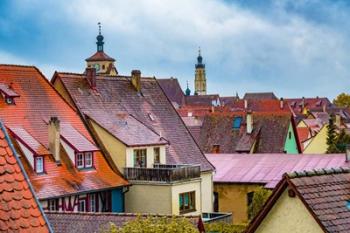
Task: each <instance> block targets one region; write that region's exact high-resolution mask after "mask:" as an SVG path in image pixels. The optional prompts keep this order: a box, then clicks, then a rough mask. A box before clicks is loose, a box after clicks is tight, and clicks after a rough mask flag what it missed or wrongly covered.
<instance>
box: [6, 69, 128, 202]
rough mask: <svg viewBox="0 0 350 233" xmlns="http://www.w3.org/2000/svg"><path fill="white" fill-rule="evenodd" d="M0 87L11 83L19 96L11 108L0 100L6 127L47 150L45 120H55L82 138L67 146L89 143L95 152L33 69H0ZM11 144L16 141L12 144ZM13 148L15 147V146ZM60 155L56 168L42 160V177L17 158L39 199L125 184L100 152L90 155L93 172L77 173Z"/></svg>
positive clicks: (85, 134)
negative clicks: (19, 132) (25, 133)
mask: <svg viewBox="0 0 350 233" xmlns="http://www.w3.org/2000/svg"><path fill="white" fill-rule="evenodd" d="M0 83H5V84H7V85H9V84H10V83H12V84H11V86H12V88H13V90H15V91H16V92H17V93H19V94H20V97H19V98H18V99H17V101H16V104H15V105H7V104H6V103H5V102H4V101H3V100H1V99H0V118H1V119H2V120H3V122H4V124H5V125H6V127H8V128H10V129H13V128H22V129H25V131H26V132H27V133H28V134H29V135H30V136H31V137H32V138H34V139H35V140H36V141H37V142H38V143H40V144H41V145H43V146H44V147H45V148H46V149H47V148H48V125H47V123H46V122H47V119H49V118H50V117H52V116H55V117H58V118H59V120H60V122H61V125H65V124H70V125H72V126H74V129H75V131H76V132H75V135H76V136H77V134H79V135H80V136H79V138H80V139H81V138H84V140H83V141H80V140H79V142H78V141H77V140H78V138H77V137H74V140H72V141H70V143H72V144H74V145H75V146H76V147H80V146H82V145H83V146H84V147H85V146H86V145H87V143H89V144H90V145H89V147H90V148H92V147H93V148H95V146H94V142H93V140H92V138H91V136H90V134H89V133H88V131H87V129H86V128H85V126H84V123H83V122H82V121H81V119H80V117H79V115H78V113H77V112H75V111H74V110H73V109H72V108H71V107H70V106H69V104H68V103H67V102H65V101H64V100H63V98H61V97H60V95H59V94H58V93H57V92H56V90H55V89H54V88H53V87H52V86H51V84H50V83H49V82H48V81H47V79H46V78H45V77H44V76H43V75H42V74H41V73H40V71H39V70H38V69H37V68H35V67H31V66H15V65H0ZM64 131H65V129H64V127H63V132H64ZM17 136H18V135H17ZM22 136H23V135H22ZM13 137H14V138H16V132H14V135H13ZM66 137H67V138H69V140H71V138H70V137H69V136H67V135H66ZM24 138H26V137H24ZM26 139H28V138H26ZM14 142H16V141H15V140H14ZM16 144H17V143H15V146H17V145H16ZM17 149H18V151H19V153H22V151H21V150H20V149H19V147H18V146H17ZM61 152H62V153H61V157H62V158H63V160H62V165H61V166H58V165H57V164H56V162H55V161H54V158H53V156H52V155H49V156H45V158H44V159H45V169H46V174H44V175H37V174H36V173H35V172H34V171H33V168H31V167H30V165H29V163H28V162H27V160H26V159H25V156H21V159H22V162H23V165H24V167H25V168H26V171H27V173H28V175H29V178H30V180H31V182H32V184H33V187H34V190H35V192H36V193H37V195H38V198H39V199H45V198H49V197H55V196H61V195H70V194H73V193H77V192H82V191H93V190H100V189H108V188H113V187H118V186H124V185H127V184H128V183H127V181H126V180H124V179H123V178H122V177H120V176H119V175H117V174H115V173H114V172H113V171H112V169H111V168H110V166H109V165H108V164H107V161H106V159H105V158H104V155H103V154H102V153H101V152H100V151H96V152H95V153H94V161H93V163H94V166H95V169H93V170H91V171H78V170H77V169H76V168H75V167H74V166H73V165H72V161H70V159H69V158H68V156H67V155H66V154H65V152H64V150H61ZM72 184H74V185H72Z"/></svg>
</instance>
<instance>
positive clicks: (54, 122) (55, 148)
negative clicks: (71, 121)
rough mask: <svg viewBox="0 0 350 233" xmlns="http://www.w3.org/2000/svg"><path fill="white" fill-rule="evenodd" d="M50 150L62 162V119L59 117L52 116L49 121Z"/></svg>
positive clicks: (58, 161)
mask: <svg viewBox="0 0 350 233" xmlns="http://www.w3.org/2000/svg"><path fill="white" fill-rule="evenodd" d="M49 150H50V152H51V153H52V155H53V156H54V158H55V161H56V162H57V163H60V160H61V158H60V121H59V120H58V118H57V117H51V119H50V121H49Z"/></svg>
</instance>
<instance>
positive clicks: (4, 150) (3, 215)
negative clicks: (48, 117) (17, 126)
mask: <svg viewBox="0 0 350 233" xmlns="http://www.w3.org/2000/svg"><path fill="white" fill-rule="evenodd" d="M0 128H1V130H0V231H1V232H52V231H51V230H50V227H49V225H48V223H47V221H46V217H45V215H44V213H43V212H42V210H41V208H40V206H39V202H38V200H37V199H36V197H35V194H34V193H32V190H31V187H30V183H29V181H28V180H27V178H26V176H25V171H24V170H22V169H23V168H22V167H21V164H20V161H19V159H18V157H17V156H16V154H15V153H14V151H13V150H12V149H11V148H10V145H9V141H8V140H9V138H8V137H7V135H6V131H5V128H4V127H3V125H2V123H0Z"/></svg>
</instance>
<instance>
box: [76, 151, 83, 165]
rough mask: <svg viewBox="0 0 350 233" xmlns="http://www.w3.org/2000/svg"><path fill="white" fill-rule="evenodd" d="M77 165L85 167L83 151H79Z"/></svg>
mask: <svg viewBox="0 0 350 233" xmlns="http://www.w3.org/2000/svg"><path fill="white" fill-rule="evenodd" d="M76 157H77V167H78V168H83V167H84V156H83V154H82V153H77V156H76Z"/></svg>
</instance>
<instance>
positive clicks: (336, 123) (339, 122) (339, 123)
mask: <svg viewBox="0 0 350 233" xmlns="http://www.w3.org/2000/svg"><path fill="white" fill-rule="evenodd" d="M335 125H336V126H337V127H338V129H340V127H341V116H340V114H336V115H335Z"/></svg>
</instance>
